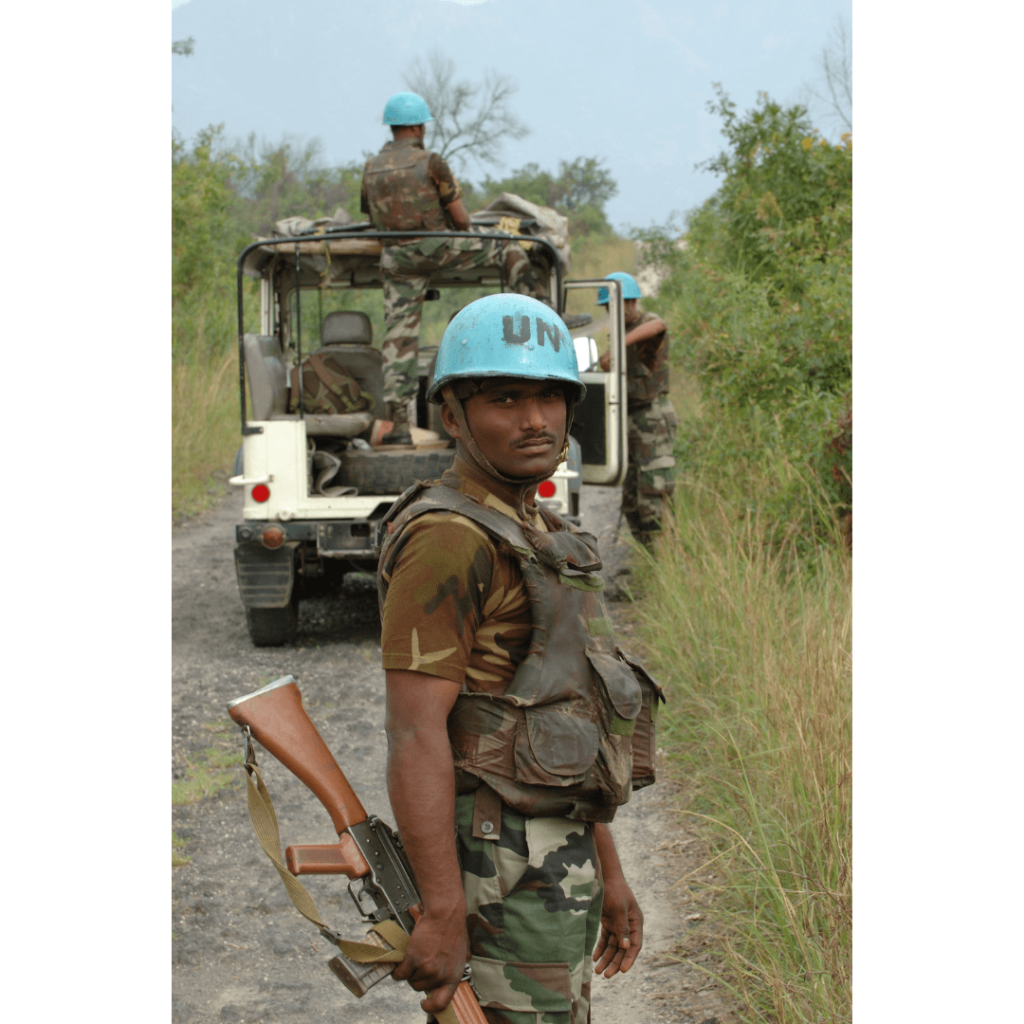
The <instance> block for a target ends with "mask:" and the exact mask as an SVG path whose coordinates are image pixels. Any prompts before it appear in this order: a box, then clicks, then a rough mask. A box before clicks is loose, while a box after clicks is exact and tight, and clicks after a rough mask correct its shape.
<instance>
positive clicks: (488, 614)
mask: <svg viewBox="0 0 1024 1024" xmlns="http://www.w3.org/2000/svg"><path fill="white" fill-rule="evenodd" d="M460 490H462V491H463V492H464V493H466V494H469V495H471V496H472V497H474V498H476V499H477V500H479V501H480V502H481V503H482V504H484V505H487V506H489V507H491V508H495V509H497V510H498V511H500V512H502V513H503V514H504V515H507V516H509V518H511V519H515V520H516V521H517V522H523V521H524V520H522V519H520V518H519V517H517V516H516V513H515V510H514V509H513V508H512V507H511V506H509V505H507V504H505V503H504V502H503V501H501V500H500V499H499V498H497V497H495V496H494V495H493V494H491V493H490V492H489V491H487V489H486V488H485V487H484V486H483V485H481V484H480V483H478V482H477V481H474V480H468V479H465V478H461V480H460ZM528 511H529V510H528ZM526 521H527V522H529V523H530V525H532V526H533V527H534V529H537V530H542V531H546V530H547V525H546V524H545V522H544V520H543V519H542V518H541V516H540V515H539V513H536V512H535V513H533V514H532V515H531V516H530V517H529V518H528V519H527V520H526ZM381 575H382V577H383V580H384V582H385V585H386V586H387V598H386V599H385V602H384V615H383V623H382V627H381V650H382V652H383V654H382V659H381V660H382V664H383V666H384V668H385V669H398V670H403V671H409V672H423V673H425V674H427V675H432V676H440V677H441V678H443V679H450V680H452V681H453V682H456V683H461V684H463V685H464V688H465V689H467V690H470V691H484V692H492V693H500V692H502V691H503V690H504V689H505V687H506V686H507V685H508V683H509V681H510V680H511V679H512V676H513V675H514V674H515V670H516V666H517V665H518V664H519V663H520V662H521V661H522V660H523V658H524V657H526V653H527V650H528V649H529V642H530V634H531V632H532V618H531V615H530V603H529V598H528V597H527V594H526V588H525V586H524V584H523V577H522V574H521V572H520V570H519V565H518V563H517V562H516V561H515V559H514V558H511V557H509V556H507V555H501V554H499V553H498V551H497V550H496V548H495V546H494V542H493V541H492V540H491V538H490V536H488V534H487V533H486V532H485V531H484V530H483V529H482V528H481V527H480V526H478V525H477V524H476V523H474V522H473V521H472V520H470V519H467V518H465V517H464V516H460V515H456V514H453V513H443V512H428V513H426V514H424V515H421V516H417V517H416V518H415V519H414V520H412V522H410V523H409V525H408V526H407V527H406V528H405V529H404V530H403V531H402V533H401V535H400V536H399V539H398V541H397V542H396V543H395V545H394V547H393V548H392V549H391V551H390V552H389V555H388V560H387V562H386V563H385V565H384V566H383V567H382V570H381Z"/></svg>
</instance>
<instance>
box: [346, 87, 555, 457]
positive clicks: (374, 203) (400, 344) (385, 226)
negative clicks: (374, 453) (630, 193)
mask: <svg viewBox="0 0 1024 1024" xmlns="http://www.w3.org/2000/svg"><path fill="white" fill-rule="evenodd" d="M432 120H433V117H431V115H430V110H429V108H428V107H427V104H426V102H425V101H424V100H423V98H422V97H421V96H417V95H416V93H412V92H400V93H396V94H395V95H394V96H392V97H391V98H390V99H389V100H388V101H387V104H386V105H385V107H384V124H386V125H390V126H391V133H392V136H393V138H392V141H391V142H388V143H387V144H386V145H385V146H384V148H383V149H382V150H381V151H380V152H379V153H378V154H377V155H376V156H374V157H371V158H370V159H369V160H367V161H366V165H365V167H364V168H363V186H362V199H361V204H362V205H361V208H362V210H363V212H364V213H367V214H369V216H370V220H371V221H372V223H373V226H374V227H375V228H377V229H378V230H380V231H416V230H423V231H452V230H455V231H466V232H468V231H469V230H470V219H469V214H468V213H467V212H466V207H465V205H464V204H463V202H462V188H461V187H460V186H459V183H458V181H456V180H455V176H454V175H453V174H452V172H451V168H449V166H448V164H447V163H446V162H445V160H444V158H443V157H441V156H439V155H438V154H437V153H431V152H428V151H427V150H426V149H424V147H423V137H424V134H425V132H426V124H425V123H426V122H427V121H432ZM499 265H503V270H504V279H505V282H506V287H507V288H508V290H510V291H514V292H520V293H522V294H525V295H532V296H534V297H535V298H542V297H544V294H545V293H544V290H543V286H542V284H541V282H540V279H539V276H538V275H537V273H536V272H535V271H534V269H533V268H532V267H531V266H530V261H529V258H528V257H527V255H526V253H525V252H524V251H523V249H522V247H521V246H519V245H517V244H516V243H515V242H498V241H496V240H494V239H483V238H481V239H474V238H421V239H410V240H408V241H400V242H396V243H394V244H392V245H387V246H385V247H384V251H383V252H382V253H381V258H380V266H381V273H382V277H383V284H384V320H385V328H386V334H385V337H384V344H383V348H382V352H383V356H384V401H385V402H386V403H387V407H388V418H389V419H391V420H393V421H394V424H395V426H394V428H393V430H392V431H391V433H390V434H389V435H388V436H387V437H386V438H385V442H386V443H390V444H407V443H409V442H410V441H411V437H410V436H409V429H408V406H409V401H410V399H412V398H413V396H414V395H415V393H416V388H417V386H418V384H417V362H416V357H417V352H418V350H419V331H420V320H421V318H422V313H423V299H424V295H425V293H426V290H427V285H428V284H429V282H430V275H431V273H433V272H434V271H436V270H440V269H442V268H457V267H462V268H470V267H489V266H499Z"/></svg>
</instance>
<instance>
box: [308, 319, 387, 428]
mask: <svg viewBox="0 0 1024 1024" xmlns="http://www.w3.org/2000/svg"><path fill="white" fill-rule="evenodd" d="M320 340H321V342H322V343H323V348H322V349H321V350H320V351H321V352H323V351H326V350H328V349H329V350H330V352H331V354H332V355H333V356H335V357H336V358H338V359H339V361H340V362H341V364H342V365H343V366H344V367H345V369H346V370H347V371H348V372H349V373H351V374H352V376H353V377H354V378H355V380H356V383H357V384H358V385H359V388H360V390H361V391H362V392H363V394H368V395H370V396H372V398H373V405H372V406H371V408H370V412H371V413H372V414H373V416H374V417H375V418H377V419H385V417H386V410H385V406H384V370H383V362H384V357H383V356H382V355H381V354H380V352H379V351H378V350H377V349H375V348H373V347H372V346H373V324H371V323H370V318H369V317H368V316H367V315H366V314H365V313H359V312H357V311H355V310H350V309H343V310H337V311H336V312H334V313H328V314H327V316H325V317H324V322H323V325H322V326H321V328H320Z"/></svg>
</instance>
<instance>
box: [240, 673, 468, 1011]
mask: <svg viewBox="0 0 1024 1024" xmlns="http://www.w3.org/2000/svg"><path fill="white" fill-rule="evenodd" d="M228 714H229V715H230V716H231V718H232V719H233V720H234V721H235V722H237V723H238V725H240V726H241V727H242V731H243V732H244V733H245V736H246V751H245V769H246V773H247V776H246V777H247V781H248V784H249V785H248V791H249V816H250V818H251V819H252V823H253V828H254V829H255V830H256V835H257V837H258V838H259V840H260V843H261V844H262V846H263V849H264V851H265V852H266V854H267V856H268V857H269V858H270V859H271V861H273V863H274V866H275V867H276V868H277V871H278V874H279V875H280V876H281V880H282V881H283V882H284V884H285V888H286V889H287V890H288V895H289V896H290V897H291V899H292V902H293V903H294V904H295V906H296V909H298V911H299V913H301V914H302V915H303V916H304V917H306V918H307V919H308V920H310V921H312V922H313V923H314V924H315V925H317V926H318V927H319V928H320V934H321V935H322V936H323V937H324V938H325V939H327V940H328V941H329V942H331V943H333V944H334V945H335V946H337V947H338V949H339V953H338V954H337V955H336V956H335V957H334V958H333V959H332V960H330V961H328V964H327V966H328V967H329V968H330V969H331V971H332V972H333V973H334V974H335V975H336V977H338V978H339V979H340V980H341V981H342V982H343V983H344V984H345V986H346V987H347V988H348V989H349V991H350V992H352V993H353V995H355V996H357V997H360V998H361V997H362V996H364V995H365V994H366V993H367V991H369V989H370V988H371V987H372V986H373V985H376V984H377V982H379V981H381V980H382V979H383V978H386V977H387V976H388V975H390V973H391V972H392V971H393V970H394V969H395V966H396V964H397V963H400V962H401V960H402V959H403V957H404V950H405V947H406V946H407V945H408V936H409V935H410V934H411V933H412V930H413V927H414V926H415V924H416V921H417V919H418V918H419V916H420V912H421V905H420V897H419V892H418V890H417V888H416V882H415V879H414V878H413V873H412V869H411V867H410V866H409V862H408V860H407V859H406V856H405V851H404V849H403V847H402V842H401V839H399V837H398V835H397V834H396V833H395V832H393V831H392V830H391V829H390V828H389V827H388V826H387V825H386V824H385V823H384V822H383V821H381V820H380V818H378V817H376V816H373V815H368V814H367V813H366V810H365V809H364V808H363V805H362V804H361V803H360V802H359V797H357V796H356V794H355V792H354V791H353V789H352V787H351V786H350V785H349V782H348V779H346V778H345V774H344V773H343V772H342V770H341V769H340V768H339V767H338V763H337V761H335V760H334V757H333V756H332V755H331V752H330V750H328V749H327V744H326V743H324V741H323V737H321V735H320V733H319V732H318V731H317V728H316V726H315V725H314V724H313V722H312V721H311V720H310V717H309V715H307V714H306V711H305V709H304V708H303V706H302V695H301V694H300V693H299V688H298V686H297V685H296V682H295V677H294V676H290V675H288V676H282V677H281V678H280V679H276V680H274V682H272V683H268V684H267V685H266V686H264V687H262V688H261V689H259V690H255V691H254V692H253V693H247V694H246V695H245V696H244V697H239V698H238V699H237V700H233V701H231V702H230V703H229V704H228ZM254 738H255V739H256V740H258V741H259V743H260V744H261V745H262V746H263V747H265V748H266V749H267V750H268V751H269V752H270V753H271V754H273V755H274V757H276V758H277V759H278V761H280V762H281V764H283V765H284V766H285V768H287V769H288V770H289V771H291V772H292V774H293V775H295V776H296V777H297V778H298V779H300V780H301V781H302V782H304V783H305V784H306V786H308V787H309V789H310V790H312V792H313V795H314V796H315V797H316V798H317V799H318V800H319V801H320V803H322V804H323V805H324V807H325V808H326V809H327V813H328V814H329V815H330V816H331V821H332V822H333V824H334V829H335V831H336V832H337V834H338V842H337V843H325V844H308V845H293V846H289V847H288V848H287V849H286V850H285V861H286V864H287V866H286V865H285V863H282V861H281V854H280V851H281V841H280V838H279V836H278V831H277V819H276V816H275V815H274V808H273V805H272V804H271V802H270V795H269V793H267V790H266V787H265V786H264V784H263V779H262V777H261V775H260V773H259V766H258V765H257V764H256V755H255V751H254V749H253V745H252V741H253V739H254ZM254 777H255V780H256V781H255V782H254V781H253V779H254ZM299 875H347V876H348V878H349V886H348V888H349V894H350V895H351V897H352V899H353V900H354V902H355V905H356V908H357V909H358V910H359V913H360V914H361V915H362V917H363V918H364V919H365V920H366V921H370V922H372V923H373V924H374V927H373V928H372V929H371V930H370V932H369V933H368V934H367V939H368V944H364V943H352V942H348V941H346V940H345V939H343V938H342V937H341V935H339V934H338V933H337V932H336V931H334V930H333V929H331V928H328V927H327V925H325V924H324V923H323V921H321V920H320V917H319V914H318V913H317V910H316V907H315V906H314V904H313V900H312V897H310V895H309V893H308V892H307V891H306V889H305V887H304V886H303V885H302V883H301V882H299V881H298V879H297V876H299ZM449 1011H454V1014H453V1015H452V1016H449ZM454 1019H457V1021H458V1024H487V1022H486V1018H485V1017H484V1015H483V1011H482V1010H481V1009H480V1003H479V1002H478V1000H477V998H476V994H475V993H474V991H473V989H472V988H471V986H470V984H469V967H468V965H467V967H466V973H465V974H464V975H463V980H462V982H461V983H460V984H459V987H458V990H457V991H456V993H455V996H454V997H453V999H452V1001H451V1004H450V1005H449V1007H448V1009H447V1010H445V1011H443V1012H442V1013H440V1014H438V1015H437V1020H438V1021H439V1022H444V1021H453V1024H454Z"/></svg>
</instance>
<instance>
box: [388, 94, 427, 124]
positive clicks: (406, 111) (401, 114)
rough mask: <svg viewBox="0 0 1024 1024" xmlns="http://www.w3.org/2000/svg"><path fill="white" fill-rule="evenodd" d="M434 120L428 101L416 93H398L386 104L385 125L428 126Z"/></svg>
mask: <svg viewBox="0 0 1024 1024" xmlns="http://www.w3.org/2000/svg"><path fill="white" fill-rule="evenodd" d="M433 120H434V119H433V117H431V115H430V108H429V107H428V106H427V101H426V100H425V99H424V98H423V97H422V96H420V95H418V94H417V93H414V92H396V93H395V95H394V96H392V97H391V99H389V100H388V101H387V103H385V104H384V123H385V124H390V125H395V126H397V125H403V124H426V122H427V121H433Z"/></svg>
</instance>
